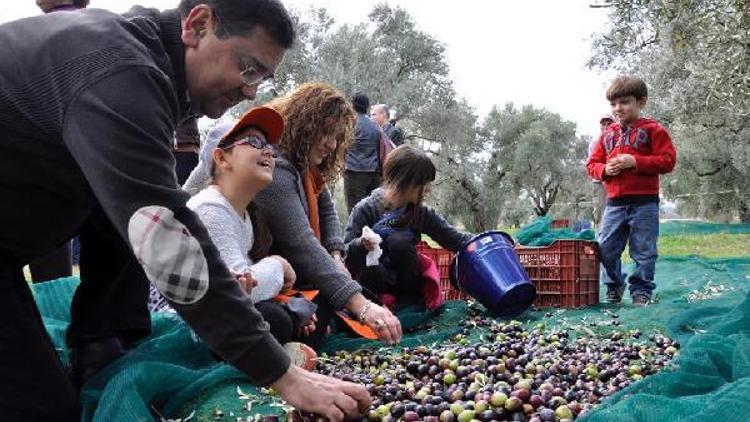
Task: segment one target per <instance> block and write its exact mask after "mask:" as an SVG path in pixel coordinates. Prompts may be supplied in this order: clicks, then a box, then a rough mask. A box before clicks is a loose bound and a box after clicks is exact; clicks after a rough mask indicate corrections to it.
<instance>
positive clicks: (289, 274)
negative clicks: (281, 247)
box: [271, 255, 297, 291]
mask: <svg viewBox="0 0 750 422" xmlns="http://www.w3.org/2000/svg"><path fill="white" fill-rule="evenodd" d="M271 257H272V258H274V259H276V260H277V261H279V262H280V263H281V268H282V269H283V270H284V286H283V287H282V288H281V290H282V291H286V290H289V289H291V288H292V286H294V282H295V281H297V273H295V272H294V268H292V264H290V263H289V261H287V260H286V259H284V258H283V257H281V256H279V255H273V256H271Z"/></svg>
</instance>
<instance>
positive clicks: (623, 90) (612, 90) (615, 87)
mask: <svg viewBox="0 0 750 422" xmlns="http://www.w3.org/2000/svg"><path fill="white" fill-rule="evenodd" d="M631 95H632V96H633V97H635V99H636V100H640V99H641V98H646V97H648V88H647V87H646V83H645V82H643V80H642V79H641V78H638V77H635V76H618V77H617V78H615V80H614V81H612V83H611V84H610V85H609V88H608V89H607V101H614V100H615V99H617V98H622V97H629V96H631Z"/></svg>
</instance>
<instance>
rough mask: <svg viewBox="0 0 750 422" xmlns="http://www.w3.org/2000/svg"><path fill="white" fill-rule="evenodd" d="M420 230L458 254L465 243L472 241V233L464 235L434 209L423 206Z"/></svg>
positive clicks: (418, 219)
mask: <svg viewBox="0 0 750 422" xmlns="http://www.w3.org/2000/svg"><path fill="white" fill-rule="evenodd" d="M417 222H418V225H419V227H418V229H419V230H420V231H422V232H424V233H426V234H427V235H428V236H430V237H431V238H432V240H434V241H436V242H437V243H438V244H440V246H442V247H444V248H445V249H448V250H450V251H453V252H458V251H459V250H460V249H461V247H462V246H463V244H464V243H466V242H468V241H469V240H471V238H472V235H471V234H470V233H462V232H460V231H458V230H456V228H455V227H453V226H451V225H450V223H448V222H447V221H445V219H444V218H443V217H442V216H441V215H440V214H438V213H437V211H435V209H433V208H432V207H428V206H426V205H422V206H421V207H420V210H419V215H418V218H417Z"/></svg>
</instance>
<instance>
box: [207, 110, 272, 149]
mask: <svg viewBox="0 0 750 422" xmlns="http://www.w3.org/2000/svg"><path fill="white" fill-rule="evenodd" d="M248 126H253V127H257V128H258V129H260V130H261V131H262V132H263V134H264V135H266V142H268V143H269V144H276V143H278V142H279V138H280V137H281V134H282V133H283V132H284V118H283V117H281V115H280V114H279V113H278V112H276V110H274V109H272V108H270V107H265V106H258V107H253V108H251V109H250V110H248V111H247V112H246V113H245V114H243V115H242V117H240V120H239V121H238V122H237V123H235V125H234V127H232V129H231V130H230V131H229V132H227V134H226V135H224V136H223V137H222V138H221V139H222V140H224V139H226V138H228V137H230V136H231V135H233V134H235V133H237V132H239V131H240V130H242V129H244V128H246V127H248Z"/></svg>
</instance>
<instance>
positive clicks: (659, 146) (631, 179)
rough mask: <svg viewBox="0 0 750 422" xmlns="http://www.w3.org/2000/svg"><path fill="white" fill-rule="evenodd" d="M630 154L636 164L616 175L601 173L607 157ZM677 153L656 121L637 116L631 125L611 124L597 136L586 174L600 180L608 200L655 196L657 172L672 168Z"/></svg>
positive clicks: (657, 192)
mask: <svg viewBox="0 0 750 422" xmlns="http://www.w3.org/2000/svg"><path fill="white" fill-rule="evenodd" d="M619 154H631V155H632V156H634V157H635V163H636V166H635V167H633V168H629V169H625V170H623V171H622V172H620V174H618V175H617V176H607V175H605V174H604V167H605V166H606V165H607V162H608V161H609V160H610V159H613V158H615V157H616V156H617V155H619ZM676 161H677V153H676V151H675V149H674V145H672V139H671V138H670V137H669V133H667V130H666V129H664V127H663V126H662V125H660V124H659V122H657V121H656V120H653V119H645V118H639V119H638V120H636V122H635V123H634V124H633V125H632V126H631V127H629V128H628V127H623V126H621V125H620V123H613V124H611V125H610V126H609V127H608V128H607V130H606V131H604V133H602V135H601V136H600V137H599V141H597V143H596V146H595V147H594V150H593V151H592V152H591V156H590V157H589V161H588V163H586V170H587V171H588V173H589V176H591V177H592V178H594V179H596V180H601V181H603V182H604V187H605V189H606V190H607V197H608V198H609V199H615V198H622V197H625V196H635V195H658V194H659V175H660V174H665V173H669V172H671V171H672V169H674V165H675V162H676Z"/></svg>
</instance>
